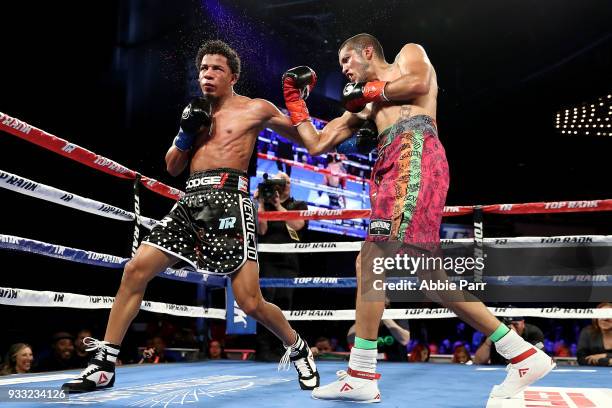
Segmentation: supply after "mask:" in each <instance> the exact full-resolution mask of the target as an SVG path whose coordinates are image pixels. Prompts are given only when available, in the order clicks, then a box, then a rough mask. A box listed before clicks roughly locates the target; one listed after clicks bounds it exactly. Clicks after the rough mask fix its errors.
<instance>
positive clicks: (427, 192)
mask: <svg viewBox="0 0 612 408" xmlns="http://www.w3.org/2000/svg"><path fill="white" fill-rule="evenodd" d="M448 185H449V173H448V163H447V161H446V154H445V152H444V147H443V146H442V144H441V143H440V140H439V139H438V132H437V129H436V123H435V120H434V119H432V118H431V117H429V116H426V115H418V116H413V117H411V118H408V119H400V120H399V121H398V122H397V123H396V124H394V125H393V126H391V127H389V128H388V129H386V130H385V131H383V132H382V133H381V134H380V135H379V136H378V160H377V161H376V163H375V164H374V169H373V171H372V183H371V187H370V201H371V204H372V216H371V218H370V227H369V230H368V236H367V238H366V240H367V241H402V242H404V243H438V242H439V241H440V223H441V222H442V211H443V209H444V204H445V202H446V192H447V191H448Z"/></svg>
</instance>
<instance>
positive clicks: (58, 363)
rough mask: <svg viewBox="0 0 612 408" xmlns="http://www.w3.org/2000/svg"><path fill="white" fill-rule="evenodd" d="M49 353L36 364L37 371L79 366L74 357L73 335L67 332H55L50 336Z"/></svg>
mask: <svg viewBox="0 0 612 408" xmlns="http://www.w3.org/2000/svg"><path fill="white" fill-rule="evenodd" d="M52 339H53V340H52V341H53V343H52V344H51V349H52V352H51V355H49V356H47V357H46V358H44V359H43V360H42V361H41V362H40V364H39V365H38V371H57V370H68V369H71V368H80V367H79V366H78V364H77V362H76V361H75V359H74V337H72V334H70V333H67V332H57V333H55V334H54V335H53V337H52Z"/></svg>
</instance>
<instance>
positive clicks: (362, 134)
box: [336, 120, 378, 155]
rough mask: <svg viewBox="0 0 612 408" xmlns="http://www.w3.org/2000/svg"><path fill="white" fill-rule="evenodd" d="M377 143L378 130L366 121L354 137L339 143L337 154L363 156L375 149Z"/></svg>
mask: <svg viewBox="0 0 612 408" xmlns="http://www.w3.org/2000/svg"><path fill="white" fill-rule="evenodd" d="M377 143H378V129H377V128H376V124H375V123H374V122H373V121H371V120H366V121H365V122H364V123H363V125H362V126H361V128H360V129H359V130H358V131H357V133H355V135H354V136H352V137H350V138H348V139H347V140H345V141H344V142H342V143H340V144H339V145H338V147H337V148H336V151H337V152H338V153H343V154H351V153H360V154H364V155H368V154H370V152H371V151H372V150H374V149H376V145H377Z"/></svg>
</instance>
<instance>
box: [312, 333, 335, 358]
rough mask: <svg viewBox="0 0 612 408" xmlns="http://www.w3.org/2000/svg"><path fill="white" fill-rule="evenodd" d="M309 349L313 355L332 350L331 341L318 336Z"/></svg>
mask: <svg viewBox="0 0 612 408" xmlns="http://www.w3.org/2000/svg"><path fill="white" fill-rule="evenodd" d="M310 350H311V351H312V354H313V355H314V356H315V357H317V356H319V355H321V354H325V353H330V352H332V351H334V350H333V348H332V345H331V341H330V340H329V339H328V338H327V337H319V338H318V339H317V341H316V342H315V345H314V347H311V348H310Z"/></svg>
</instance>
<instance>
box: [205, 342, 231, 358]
mask: <svg viewBox="0 0 612 408" xmlns="http://www.w3.org/2000/svg"><path fill="white" fill-rule="evenodd" d="M208 358H209V359H210V360H222V359H226V358H227V356H226V355H225V351H223V347H222V346H221V342H219V341H218V340H211V341H210V343H208Z"/></svg>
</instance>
